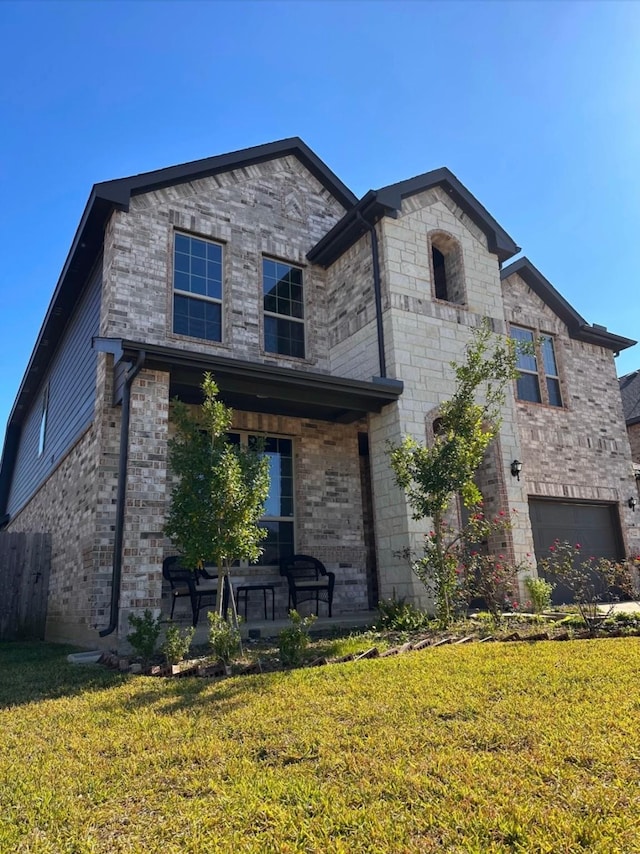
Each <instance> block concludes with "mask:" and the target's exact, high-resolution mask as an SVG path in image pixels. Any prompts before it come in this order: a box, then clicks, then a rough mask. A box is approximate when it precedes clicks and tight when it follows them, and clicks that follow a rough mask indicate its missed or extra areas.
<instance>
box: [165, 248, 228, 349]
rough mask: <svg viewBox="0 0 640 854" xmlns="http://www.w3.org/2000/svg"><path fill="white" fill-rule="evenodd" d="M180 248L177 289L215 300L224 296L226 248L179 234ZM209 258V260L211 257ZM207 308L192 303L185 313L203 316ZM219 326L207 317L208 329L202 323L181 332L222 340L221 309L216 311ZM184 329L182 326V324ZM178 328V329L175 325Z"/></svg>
mask: <svg viewBox="0 0 640 854" xmlns="http://www.w3.org/2000/svg"><path fill="white" fill-rule="evenodd" d="M175 241H176V242H175V247H176V251H175V253H174V258H175V263H174V288H175V289H176V290H179V291H188V292H190V293H192V294H196V295H198V296H206V297H210V298H211V299H219V300H221V299H222V247H221V246H219V245H218V244H216V243H209V242H208V241H204V240H198V239H197V238H195V237H193V238H191V237H187V236H186V235H180V234H177V235H176V237H175ZM178 250H180V251H178ZM207 259H208V260H207ZM203 312H204V309H196V308H194V307H193V306H189V308H188V309H182V313H183V314H187V315H188V316H189V317H191V318H198V319H200V320H201V319H203V317H205V315H204V313H203ZM215 316H216V318H217V321H216V322H217V323H218V327H217V328H214V327H215V324H214V326H211V323H210V318H209V316H206V317H207V328H206V329H205V328H204V327H202V326H201V325H198V326H197V327H195V328H191V327H190V330H191V331H190V332H189V333H185V332H183V331H181V332H180V334H190V335H194V336H196V337H198V338H200V337H202V338H206V339H208V340H216V341H220V340H221V331H222V330H221V328H220V327H219V320H220V312H219V311H218V312H217V313H216V315H215ZM181 330H182V325H181ZM174 331H175V332H178V328H177V326H176V325H175V324H174Z"/></svg>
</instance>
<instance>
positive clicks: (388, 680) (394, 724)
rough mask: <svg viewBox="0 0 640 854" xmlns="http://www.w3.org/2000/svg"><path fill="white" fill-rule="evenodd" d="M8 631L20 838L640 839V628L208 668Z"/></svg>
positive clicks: (6, 823)
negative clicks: (141, 666) (111, 656)
mask: <svg viewBox="0 0 640 854" xmlns="http://www.w3.org/2000/svg"><path fill="white" fill-rule="evenodd" d="M67 651H68V650H66V649H64V648H61V647H58V648H56V647H52V646H46V645H35V644H34V645H18V644H4V645H0V680H1V683H0V733H1V739H2V742H1V744H2V746H1V748H0V851H1V852H3V854H4V852H38V854H40V852H42V853H43V854H44V852H52V853H53V852H55V854H62V852H74V854H81V852H162V854H170V852H181V854H182V852H232V851H233V852H350V853H351V852H379V854H393V853H394V852H422V851H433V852H478V854H486V852H502V851H518V852H554V854H556V852H558V854H560V853H561V852H562V853H563V852H574V851H598V852H600V851H602V852H618V851H619V852H624V854H629V852H637V851H640V770H639V769H640V639H637V638H619V639H607V640H596V641H574V642H570V643H557V642H556V643H552V642H548V643H538V644H533V645H525V644H493V645H491V644H483V645H479V644H476V645H472V646H460V647H442V648H438V649H433V650H424V651H421V652H415V653H410V654H407V655H404V656H400V657H398V658H388V659H383V660H370V661H362V662H358V663H348V664H343V665H330V666H327V667H324V668H317V669H306V670H299V671H293V672H290V673H276V674H270V675H264V676H256V677H244V678H242V677H238V678H231V679H227V680H224V681H221V682H217V683H211V682H208V681H206V680H196V679H183V680H172V681H168V680H164V679H152V678H144V677H136V676H126V677H125V676H119V675H116V674H113V673H110V672H107V671H104V670H101V669H100V668H95V667H94V668H78V667H76V668H71V667H70V666H68V665H67V664H66V661H65V654H66V652H67Z"/></svg>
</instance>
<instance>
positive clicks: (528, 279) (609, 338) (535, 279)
mask: <svg viewBox="0 0 640 854" xmlns="http://www.w3.org/2000/svg"><path fill="white" fill-rule="evenodd" d="M516 274H517V275H518V276H520V278H521V279H522V280H523V282H525V284H527V285H528V286H529V287H530V288H531V290H532V291H533V292H534V293H535V294H536V295H537V296H538V297H539V298H540V299H541V300H542V301H543V302H544V303H545V304H546V305H548V306H549V308H550V309H551V310H552V311H553V312H554V314H556V315H557V316H558V317H559V318H560V320H562V321H563V323H564V324H565V325H566V327H567V330H568V332H569V337H570V338H574V339H575V340H577V341H585V342H586V343H588V344H595V345H596V346H598V347H604V348H605V349H607V350H614V351H615V352H620V351H621V350H626V349H627V348H628V347H633V345H634V344H636V343H637V342H636V341H634V340H633V339H631V338H624V337H623V336H621V335H615V334H614V333H612V332H608V331H607V329H606V328H605V327H604V326H598V325H597V324H595V325H591V324H590V323H587V321H586V320H585V319H584V317H582V315H581V314H578V312H577V311H576V310H575V308H574V307H573V306H572V305H571V304H570V303H568V302H567V300H566V299H565V298H564V297H563V296H562V294H560V293H559V292H558V291H557V290H556V289H555V288H554V286H553V285H552V284H551V282H550V281H549V280H548V279H547V278H545V277H544V276H543V275H542V273H541V272H540V271H539V270H538V268H537V267H536V266H535V265H534V264H532V263H531V261H529V259H528V258H527V257H526V256H523V257H522V258H518V260H517V261H514V262H513V263H512V264H509V266H508V267H504V268H503V269H502V270H501V272H500V278H501V279H502V280H503V281H505V280H506V279H508V278H509V277H510V276H513V275H516Z"/></svg>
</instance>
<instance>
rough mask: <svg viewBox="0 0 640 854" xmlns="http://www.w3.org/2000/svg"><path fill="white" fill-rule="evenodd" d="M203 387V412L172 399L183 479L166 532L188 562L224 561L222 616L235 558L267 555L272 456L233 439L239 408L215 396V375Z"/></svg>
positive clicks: (178, 471) (173, 453)
mask: <svg viewBox="0 0 640 854" xmlns="http://www.w3.org/2000/svg"><path fill="white" fill-rule="evenodd" d="M202 390H203V392H204V403H203V404H202V406H201V408H200V412H199V414H198V416H196V415H194V414H192V413H191V411H190V410H189V408H188V407H187V406H186V405H185V404H184V403H182V402H181V401H178V400H175V401H173V402H172V410H171V415H172V419H173V421H174V423H175V425H176V435H175V437H174V438H173V439H171V440H170V441H169V465H170V467H171V470H172V472H173V473H174V474H175V475H176V476H177V482H176V484H175V486H174V487H173V489H172V492H171V509H170V510H169V514H168V518H167V522H166V524H165V532H166V534H167V535H168V536H169V537H170V538H171V541H172V542H173V543H174V545H175V546H176V547H177V548H178V549H180V551H181V552H182V562H183V563H184V566H185V567H188V568H190V569H193V570H194V571H195V570H196V569H198V568H201V567H202V566H203V565H204V564H205V563H213V564H215V565H216V566H217V567H218V613H219V614H222V610H223V604H222V603H223V598H224V597H223V591H224V584H225V578H228V576H229V573H230V570H231V564H232V563H233V562H234V561H235V560H248V561H249V562H250V563H255V561H257V560H258V558H259V557H260V555H261V553H262V549H261V547H260V541H261V540H262V539H263V538H264V537H265V536H266V535H267V532H266V530H265V529H264V528H261V527H260V525H259V524H258V521H259V519H260V517H261V516H262V515H263V513H264V503H265V501H266V499H267V495H268V492H269V461H268V459H267V458H266V457H265V456H263V455H261V454H260V448H259V447H258V448H242V447H240V446H237V445H232V444H231V443H230V442H229V441H228V439H227V434H228V432H229V429H230V427H231V421H232V415H233V413H232V410H231V409H229V408H228V407H227V406H225V405H224V403H222V402H221V401H220V400H218V399H217V395H218V387H217V385H216V384H215V382H214V380H213V378H212V376H211V374H208V373H207V374H205V377H204V382H203V384H202ZM229 586H230V585H229ZM234 610H235V609H234ZM234 615H235V614H234Z"/></svg>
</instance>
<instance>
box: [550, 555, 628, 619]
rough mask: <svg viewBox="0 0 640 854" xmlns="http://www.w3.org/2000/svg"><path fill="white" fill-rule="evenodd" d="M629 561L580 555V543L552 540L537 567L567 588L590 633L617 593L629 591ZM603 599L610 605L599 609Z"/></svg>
mask: <svg viewBox="0 0 640 854" xmlns="http://www.w3.org/2000/svg"><path fill="white" fill-rule="evenodd" d="M633 562H634V559H632V560H631V561H625V562H622V563H620V562H617V561H613V560H610V559H609V558H604V557H601V558H596V557H593V556H592V557H589V558H584V557H583V555H582V546H581V545H580V543H575V544H574V545H571V543H568V542H567V541H566V540H565V541H562V542H561V541H560V540H555V542H554V543H553V545H552V546H549V557H548V558H544V559H543V560H542V561H541V562H540V566H541V568H542V570H543V572H544V573H545V574H546V575H549V576H551V578H554V579H555V580H556V581H557V582H558V583H560V584H563V585H564V586H565V587H566V588H568V590H570V591H571V593H572V594H573V598H574V600H575V603H576V605H577V606H578V610H579V612H580V616H581V617H582V619H583V620H584V623H585V625H586V626H587V628H588V629H589V632H590V633H591V634H593V633H595V631H596V629H597V628H598V626H599V625H600V624H601V623H602V622H603V621H604V620H605V619H606V618H607V617H608V616H609V615H610V614H611V612H612V610H613V604H614V603H615V602H616V601H617V600H618V599H619V598H620V596H621V595H627V594H629V593H630V590H631V564H632V563H633ZM603 602H606V603H609V606H610V607H609V608H608V609H605V610H603V609H602V608H601V603H603Z"/></svg>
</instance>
